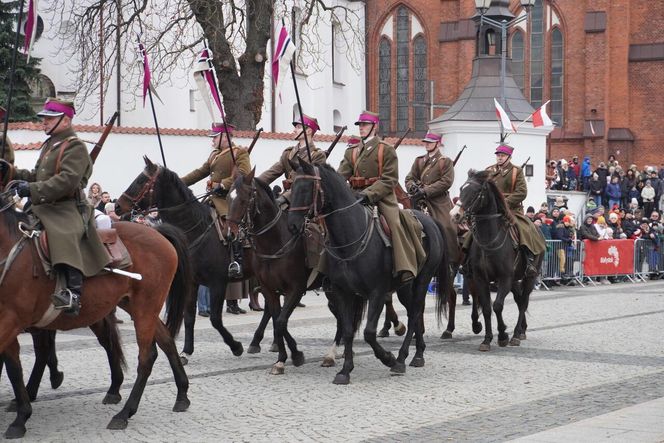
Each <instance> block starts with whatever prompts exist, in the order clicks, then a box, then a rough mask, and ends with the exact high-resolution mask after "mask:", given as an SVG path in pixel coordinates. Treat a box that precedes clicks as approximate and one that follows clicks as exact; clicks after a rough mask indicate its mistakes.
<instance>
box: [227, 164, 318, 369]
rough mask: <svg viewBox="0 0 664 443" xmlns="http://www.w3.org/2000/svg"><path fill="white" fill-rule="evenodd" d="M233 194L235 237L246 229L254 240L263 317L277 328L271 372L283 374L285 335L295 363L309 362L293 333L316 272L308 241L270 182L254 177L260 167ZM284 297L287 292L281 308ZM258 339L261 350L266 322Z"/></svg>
mask: <svg viewBox="0 0 664 443" xmlns="http://www.w3.org/2000/svg"><path fill="white" fill-rule="evenodd" d="M231 196H232V198H233V200H232V202H231V206H230V209H229V211H228V222H229V226H230V229H231V232H233V233H234V234H235V235H238V233H239V229H240V228H242V229H243V230H244V232H245V234H246V236H247V238H248V239H249V242H250V244H251V248H252V250H253V254H252V255H251V260H252V266H251V267H252V269H253V270H254V275H255V276H256V277H257V278H258V281H259V282H260V285H261V292H262V293H263V295H264V296H265V302H266V308H265V312H264V313H263V317H266V316H268V315H269V316H270V317H271V318H272V324H273V325H274V330H275V343H276V344H277V346H278V348H279V357H278V359H277V362H276V363H275V364H274V366H273V367H272V370H271V372H270V373H271V374H274V375H277V374H283V373H284V362H285V361H286V358H287V355H286V348H285V346H284V338H285V339H286V340H287V341H288V344H289V347H290V349H291V352H292V359H293V364H294V365H295V366H301V365H302V364H304V354H303V353H302V352H301V351H299V350H298V349H297V344H296V342H295V340H294V339H293V337H292V336H291V335H290V334H289V333H288V330H287V327H288V319H289V318H290V316H291V314H292V313H293V310H294V309H295V307H296V306H297V304H298V303H299V302H300V300H301V299H302V296H303V295H304V293H305V291H306V290H307V278H308V277H309V274H310V272H311V269H310V268H307V266H306V263H305V254H306V251H305V245H304V241H303V236H302V235H299V234H298V235H293V234H291V232H290V231H289V230H288V220H287V212H285V211H283V210H282V209H281V208H280V206H279V204H278V203H277V202H276V201H275V199H274V195H273V194H272V191H271V190H270V188H269V186H268V185H267V184H266V183H265V182H263V181H261V180H258V179H257V178H254V170H252V171H251V173H249V174H248V175H247V176H244V175H242V174H240V175H239V176H238V177H237V178H236V180H235V182H234V184H233V187H232V188H231ZM280 295H284V306H283V308H282V307H281V300H280ZM261 326H262V327H259V328H258V330H257V331H256V333H255V334H254V338H253V340H252V343H251V346H250V348H249V349H250V351H252V352H255V351H258V350H260V341H261V339H262V338H263V331H264V329H265V325H264V324H263V322H261Z"/></svg>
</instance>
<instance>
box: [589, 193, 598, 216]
mask: <svg viewBox="0 0 664 443" xmlns="http://www.w3.org/2000/svg"><path fill="white" fill-rule="evenodd" d="M595 209H597V203H595V197H593V196H590V197H588V201H587V202H586V212H593V211H594V210H595Z"/></svg>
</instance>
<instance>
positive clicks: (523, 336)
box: [519, 332, 526, 340]
mask: <svg viewBox="0 0 664 443" xmlns="http://www.w3.org/2000/svg"><path fill="white" fill-rule="evenodd" d="M525 339H526V333H525V332H524V333H522V334H519V340H525Z"/></svg>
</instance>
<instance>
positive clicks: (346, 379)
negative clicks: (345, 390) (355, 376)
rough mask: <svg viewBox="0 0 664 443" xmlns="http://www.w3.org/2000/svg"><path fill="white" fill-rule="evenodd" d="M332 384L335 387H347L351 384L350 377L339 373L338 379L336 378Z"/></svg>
mask: <svg viewBox="0 0 664 443" xmlns="http://www.w3.org/2000/svg"><path fill="white" fill-rule="evenodd" d="M332 383H334V384H335V385H347V384H349V383H350V375H346V374H342V373H339V374H337V375H336V377H334V381H333V382H332Z"/></svg>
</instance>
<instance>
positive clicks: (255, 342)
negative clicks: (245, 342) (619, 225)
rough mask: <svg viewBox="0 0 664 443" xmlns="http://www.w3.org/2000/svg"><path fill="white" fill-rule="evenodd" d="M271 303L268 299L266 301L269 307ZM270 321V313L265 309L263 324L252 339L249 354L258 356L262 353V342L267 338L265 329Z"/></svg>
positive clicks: (261, 323) (262, 317) (262, 318)
mask: <svg viewBox="0 0 664 443" xmlns="http://www.w3.org/2000/svg"><path fill="white" fill-rule="evenodd" d="M268 303H269V302H268V301H267V298H266V299H265V304H266V305H267V304H268ZM269 321H270V311H269V309H268V308H267V306H266V307H265V309H263V315H262V316H261V322H260V323H259V325H258V327H257V328H256V331H255V332H254V337H253V338H252V339H251V343H250V344H249V349H247V354H258V353H259V352H261V341H263V337H265V328H267V324H268V323H269Z"/></svg>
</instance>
